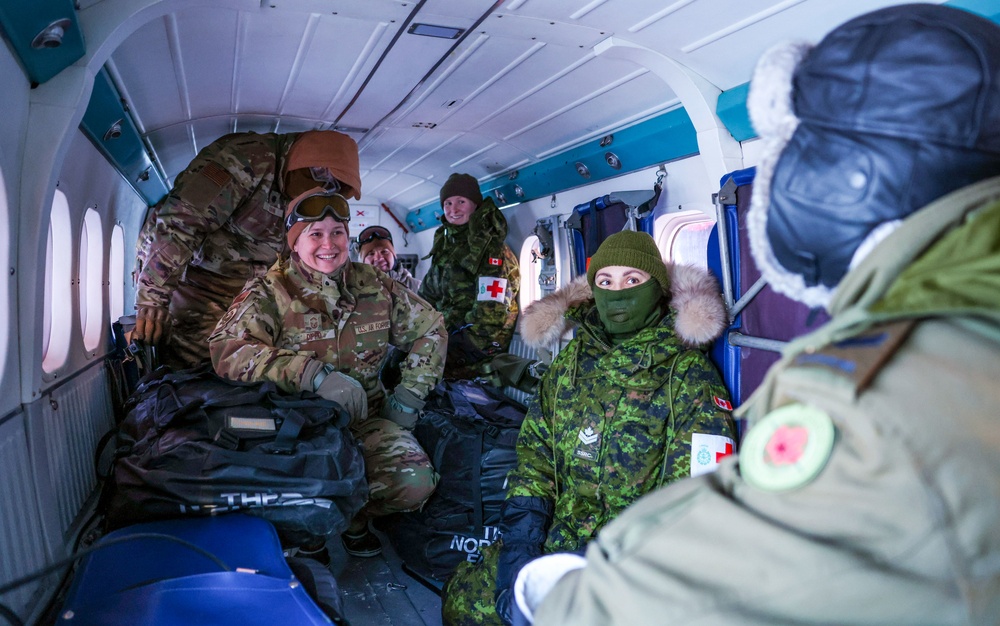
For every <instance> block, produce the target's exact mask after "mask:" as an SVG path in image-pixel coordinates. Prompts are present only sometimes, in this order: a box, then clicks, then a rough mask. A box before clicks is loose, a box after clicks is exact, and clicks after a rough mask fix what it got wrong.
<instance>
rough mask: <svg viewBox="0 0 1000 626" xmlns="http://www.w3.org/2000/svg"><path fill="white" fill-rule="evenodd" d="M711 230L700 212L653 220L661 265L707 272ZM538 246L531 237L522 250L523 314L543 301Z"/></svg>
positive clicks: (712, 221)
mask: <svg viewBox="0 0 1000 626" xmlns="http://www.w3.org/2000/svg"><path fill="white" fill-rule="evenodd" d="M714 226H715V218H714V217H710V216H708V215H706V214H705V213H703V212H701V211H679V212H677V213H671V214H669V215H662V216H660V217H659V218H658V219H657V220H656V222H655V224H654V226H653V232H654V233H656V234H655V236H654V237H653V238H654V239H655V240H656V246H657V247H658V248H659V250H660V254H661V255H662V256H663V260H664V261H668V262H671V263H677V264H682V265H697V266H698V267H703V268H707V267H708V238H709V237H710V236H711V234H712V228H713V227H714ZM539 245H540V244H539V241H538V237H536V236H534V235H531V236H529V237H528V238H527V239H525V240H524V244H522V246H521V255H520V258H519V261H520V264H521V294H520V302H519V304H520V306H521V310H522V311H523V310H524V308H525V307H527V306H528V305H529V304H531V303H532V302H534V301H535V300H538V299H539V298H541V297H542V288H541V285H539V283H538V279H539V277H540V275H541V271H542V264H541V263H537V262H535V258H536V255H537V253H538V252H539Z"/></svg>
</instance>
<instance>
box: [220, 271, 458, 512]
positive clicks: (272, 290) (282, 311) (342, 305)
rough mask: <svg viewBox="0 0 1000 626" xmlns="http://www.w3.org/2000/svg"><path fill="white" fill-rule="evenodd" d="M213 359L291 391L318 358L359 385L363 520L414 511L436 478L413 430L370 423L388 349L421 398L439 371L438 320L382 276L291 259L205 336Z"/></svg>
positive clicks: (228, 373)
mask: <svg viewBox="0 0 1000 626" xmlns="http://www.w3.org/2000/svg"><path fill="white" fill-rule="evenodd" d="M209 345H210V348H211V354H212V362H213V364H214V365H215V370H216V372H218V373H219V375H220V376H224V377H226V378H229V379H232V380H244V381H260V380H270V381H273V382H274V383H275V384H277V385H278V387H279V388H281V389H283V390H285V391H289V392H293V391H299V390H301V389H305V390H309V391H311V390H312V381H311V380H303V379H302V378H303V372H304V371H305V370H306V366H307V364H309V363H310V362H312V361H314V360H315V359H319V360H320V361H322V362H324V363H330V364H332V365H333V366H334V367H335V368H336V371H339V372H343V373H344V374H347V375H348V376H351V377H352V378H354V379H355V380H357V381H358V382H360V383H361V384H362V385H363V386H364V388H365V390H366V391H367V392H368V402H369V412H368V418H367V419H364V420H361V421H360V422H356V423H352V424H351V430H352V431H353V432H354V434H355V436H356V437H358V439H359V440H360V441H361V444H362V446H363V448H364V454H365V462H366V465H367V476H368V482H369V488H370V490H371V495H370V498H371V499H370V502H369V504H368V506H367V508H366V512H367V513H368V515H369V516H373V517H374V516H379V515H384V514H387V513H392V512H398V511H405V510H411V509H415V508H418V507H419V506H420V505H421V504H423V502H424V500H426V499H427V498H428V497H429V496H430V494H431V493H432V492H433V491H434V487H435V486H436V484H437V479H438V475H437V473H435V471H434V468H433V467H432V466H431V463H430V460H429V459H428V458H427V455H426V453H425V452H424V451H423V449H422V448H421V447H420V444H418V443H417V441H416V439H415V438H414V437H413V435H412V433H410V432H409V431H407V430H404V429H403V428H402V427H401V426H398V425H397V424H395V423H393V422H391V421H389V420H385V419H380V418H378V414H379V410H380V409H381V407H382V404H383V402H384V400H385V390H384V389H383V388H382V386H381V385H380V384H379V380H378V373H379V368H380V367H381V366H382V362H383V361H384V360H385V358H386V355H387V354H388V350H389V347H390V346H395V347H397V348H399V349H401V350H404V351H405V352H407V353H408V356H407V358H406V360H405V361H404V362H403V366H402V383H401V384H402V385H404V386H405V387H406V388H408V389H410V390H411V391H413V392H414V393H415V394H416V395H417V396H419V397H421V398H423V397H424V396H426V395H427V393H429V392H430V390H431V389H432V388H433V387H434V385H436V384H437V382H438V380H439V379H440V377H441V371H442V369H443V367H444V356H445V333H444V322H443V320H442V319H441V314H440V313H438V312H437V311H435V310H433V309H432V308H431V307H430V305H428V304H427V303H426V302H424V301H423V300H422V299H420V298H419V297H418V296H417V295H416V294H414V293H413V292H411V291H409V290H407V289H404V288H403V287H402V286H401V285H400V284H399V283H397V282H395V281H393V280H391V279H390V278H389V277H388V276H387V275H386V274H384V273H382V272H380V271H378V270H376V269H375V268H373V267H371V266H370V265H365V264H363V263H350V262H349V263H347V264H346V265H345V266H344V268H343V270H342V271H341V272H340V273H339V274H336V275H327V274H323V273H321V272H316V271H314V270H311V269H309V268H308V267H306V266H305V265H304V264H303V263H301V262H300V261H299V260H298V259H297V256H296V255H293V256H292V258H291V259H287V260H282V261H278V262H277V263H276V264H275V265H274V267H272V268H271V269H270V271H268V273H267V274H266V275H265V276H263V277H262V278H258V279H256V280H254V281H252V282H251V283H249V284H248V285H247V289H246V291H244V292H243V293H242V294H240V295H239V296H237V297H236V299H235V300H234V301H233V304H232V306H231V307H230V308H229V311H228V312H227V313H226V314H225V317H223V318H222V319H221V320H219V325H218V327H217V328H216V329H215V332H214V333H212V336H211V337H210V338H209Z"/></svg>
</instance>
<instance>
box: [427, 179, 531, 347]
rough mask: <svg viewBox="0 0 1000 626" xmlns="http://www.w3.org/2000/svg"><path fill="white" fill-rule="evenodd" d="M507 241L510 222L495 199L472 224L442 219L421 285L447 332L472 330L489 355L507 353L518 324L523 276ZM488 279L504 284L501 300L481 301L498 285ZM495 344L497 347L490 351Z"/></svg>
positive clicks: (481, 207)
mask: <svg viewBox="0 0 1000 626" xmlns="http://www.w3.org/2000/svg"><path fill="white" fill-rule="evenodd" d="M506 238H507V220H506V218H504V216H503V213H501V212H500V209H498V208H497V206H496V205H495V204H494V203H493V200H492V198H486V199H485V200H483V202H482V203H481V204H480V205H479V207H478V208H477V209H476V210H475V212H474V213H473V214H472V216H471V217H470V219H469V223H468V224H464V225H462V226H453V225H451V224H449V223H448V222H447V221H446V220H445V219H444V217H442V223H441V226H440V227H439V228H438V229H437V232H435V233H434V246H433V247H432V248H431V252H430V254H429V255H428V256H430V257H432V261H431V268H430V269H429V270H428V271H427V275H426V276H424V280H423V283H422V284H421V285H420V295H421V296H423V297H424V298H425V299H426V300H427V301H428V302H430V303H431V305H432V306H433V307H434V308H435V309H437V310H438V311H440V312H441V313H442V314H443V315H444V322H445V325H446V326H447V328H448V331H449V332H454V331H456V330H458V329H459V328H462V327H463V326H466V325H471V326H470V327H469V329H468V330H467V335H468V336H469V337H470V338H471V339H472V341H473V343H475V344H476V347H477V348H479V349H480V350H483V351H485V352H489V353H493V352H497V351H505V350H506V349H507V347H508V346H509V345H510V340H511V338H512V337H513V336H514V326H515V324H516V323H517V310H518V305H517V296H518V293H519V292H520V289H521V274H520V270H519V268H518V262H517V256H515V255H514V252H513V251H512V250H511V249H510V246H508V245H507V244H506V243H504V240H505V239H506ZM481 278H482V279H484V280H482V281H481V280H480V279H481ZM487 279H500V281H506V289H505V290H504V292H503V298H502V299H501V300H485V299H481V298H483V297H485V290H486V289H488V288H490V286H491V285H492V284H494V282H493V281H490V280H487ZM481 283H482V285H483V287H482V290H481V289H480V286H481V285H480V284H481ZM495 284H498V285H499V284H502V282H497V283H495ZM493 343H497V344H499V346H497V347H494V348H491V344H493Z"/></svg>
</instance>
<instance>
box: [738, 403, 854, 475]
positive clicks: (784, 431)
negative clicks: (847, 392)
mask: <svg viewBox="0 0 1000 626" xmlns="http://www.w3.org/2000/svg"><path fill="white" fill-rule="evenodd" d="M835 438H836V429H835V428H834V425H833V420H832V419H830V416H829V415H827V414H826V413H825V412H824V411H822V410H820V409H817V408H816V407H812V406H809V405H806V404H798V403H796V404H788V405H785V406H783V407H780V408H778V409H775V410H774V411H771V412H770V413H768V414H767V415H765V416H764V418H763V419H762V420H761V421H760V422H759V423H757V424H756V425H755V426H754V427H753V428H752V429H750V432H749V433H747V436H746V439H744V440H743V444H742V445H741V446H740V456H739V463H740V473H741V474H742V475H743V479H744V480H745V481H746V482H747V484H749V485H750V486H752V487H756V488H758V489H761V490H763V491H789V490H792V489H798V488H800V487H803V486H805V485H807V484H809V483H810V482H812V481H813V479H815V478H816V477H817V476H818V475H819V474H820V472H821V471H822V470H823V468H824V467H825V466H826V462H827V460H828V459H829V458H830V454H831V453H832V451H833V444H834V440H835Z"/></svg>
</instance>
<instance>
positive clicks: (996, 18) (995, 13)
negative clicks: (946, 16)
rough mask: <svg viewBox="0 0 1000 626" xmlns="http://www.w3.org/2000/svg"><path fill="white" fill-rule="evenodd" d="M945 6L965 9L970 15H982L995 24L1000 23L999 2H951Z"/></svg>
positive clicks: (971, 0)
mask: <svg viewBox="0 0 1000 626" xmlns="http://www.w3.org/2000/svg"><path fill="white" fill-rule="evenodd" d="M944 5H945V6H949V7H952V8H955V9H965V10H966V11H969V12H970V13H975V14H976V15H982V16H983V17H985V18H987V19H989V20H991V21H993V22H997V23H1000V1H998V0H949V2H945V3H944Z"/></svg>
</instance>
